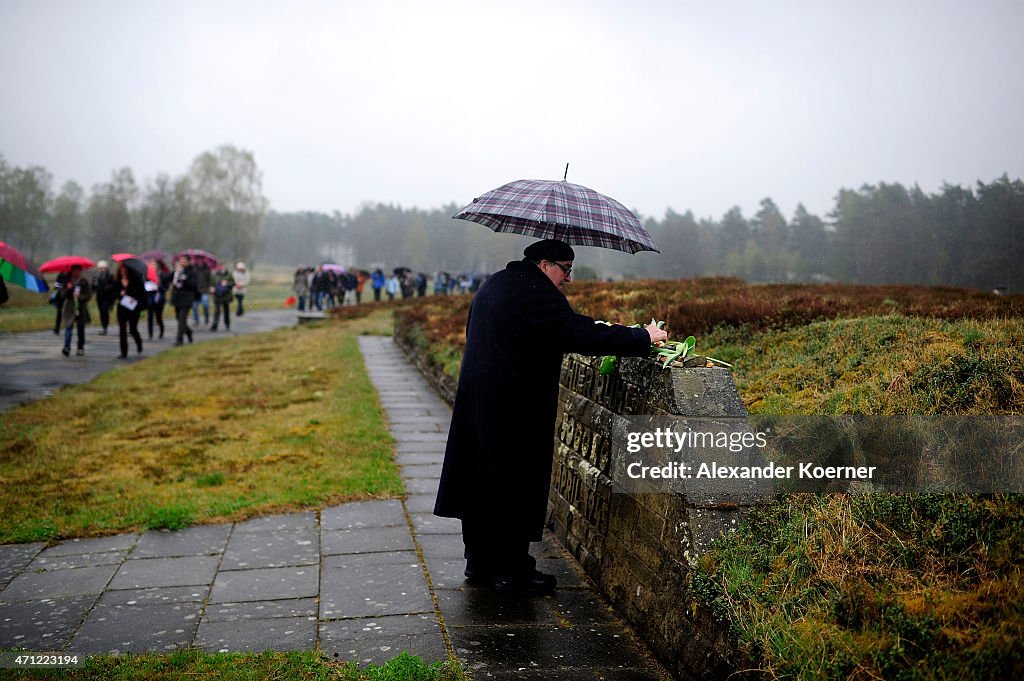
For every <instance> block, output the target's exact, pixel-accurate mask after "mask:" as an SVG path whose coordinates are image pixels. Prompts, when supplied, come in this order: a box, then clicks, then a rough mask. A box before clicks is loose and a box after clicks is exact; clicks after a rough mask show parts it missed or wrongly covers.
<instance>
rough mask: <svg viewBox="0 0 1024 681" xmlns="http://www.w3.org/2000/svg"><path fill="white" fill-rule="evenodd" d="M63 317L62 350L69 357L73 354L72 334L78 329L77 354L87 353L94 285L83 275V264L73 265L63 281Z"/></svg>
mask: <svg viewBox="0 0 1024 681" xmlns="http://www.w3.org/2000/svg"><path fill="white" fill-rule="evenodd" d="M61 287H62V292H61V300H62V301H63V302H62V303H61V305H62V310H61V319H62V320H63V322H64V349H63V350H61V352H63V353H64V356H65V357H67V356H68V355H69V354H71V335H72V333H73V332H74V331H75V330H76V329H77V330H78V350H77V351H76V352H75V354H76V355H84V354H85V327H86V325H87V324H88V323H89V322H90V317H89V298H91V297H92V286H90V285H89V280H88V279H86V278H85V277H84V276H83V275H82V266H81V265H73V266H72V267H71V273H70V274H68V275H67V276H66V277H65V278H64V281H63V282H62V283H61Z"/></svg>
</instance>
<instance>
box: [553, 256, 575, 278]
mask: <svg viewBox="0 0 1024 681" xmlns="http://www.w3.org/2000/svg"><path fill="white" fill-rule="evenodd" d="M548 262H550V263H551V264H552V265H555V266H556V267H558V269H560V270H562V273H563V274H564V275H565V276H567V277H571V276H572V265H563V264H562V263H560V262H555V261H554V260H549V261H548Z"/></svg>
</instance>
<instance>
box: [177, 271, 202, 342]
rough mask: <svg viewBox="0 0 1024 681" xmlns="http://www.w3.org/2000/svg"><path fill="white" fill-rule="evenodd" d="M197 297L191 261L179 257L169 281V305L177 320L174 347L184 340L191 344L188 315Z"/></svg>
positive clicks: (194, 274) (197, 292)
mask: <svg viewBox="0 0 1024 681" xmlns="http://www.w3.org/2000/svg"><path fill="white" fill-rule="evenodd" d="M198 297H199V285H198V283H197V282H196V273H195V270H194V269H193V268H192V262H191V259H190V258H189V257H188V256H187V255H183V256H181V258H180V259H179V260H178V266H177V267H176V268H175V269H174V277H173V278H172V279H171V304H173V305H174V315H175V317H176V318H177V320H178V338H177V340H175V341H174V344H175V345H181V344H182V343H183V342H184V338H185V337H188V342H189V343H191V342H192V329H190V328H189V327H188V314H189V312H191V311H192V309H193V308H192V306H193V305H194V304H195V302H196V299H197V298H198Z"/></svg>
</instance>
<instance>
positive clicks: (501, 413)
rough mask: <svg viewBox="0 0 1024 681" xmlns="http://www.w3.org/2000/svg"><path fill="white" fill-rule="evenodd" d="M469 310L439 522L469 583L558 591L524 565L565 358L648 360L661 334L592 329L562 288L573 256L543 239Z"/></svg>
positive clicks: (536, 527) (535, 536)
mask: <svg viewBox="0 0 1024 681" xmlns="http://www.w3.org/2000/svg"><path fill="white" fill-rule="evenodd" d="M524 255H525V256H526V257H525V258H524V259H523V260H522V261H519V262H510V263H508V265H507V266H506V267H505V269H504V270H502V271H500V272H498V273H496V274H494V275H493V276H491V277H489V278H488V279H487V281H486V282H485V283H484V285H483V286H482V287H481V288H480V291H479V292H478V293H477V294H476V296H475V298H474V299H473V302H472V305H471V306H470V310H469V319H468V321H467V324H466V349H465V352H464V353H463V357H462V368H461V370H460V373H459V383H458V388H457V390H456V395H455V406H454V411H453V414H452V422H451V429H450V430H449V433H448V444H447V448H446V450H445V456H444V465H443V468H442V472H441V481H440V486H439V488H438V492H437V501H436V503H435V506H434V514H435V515H438V516H443V517H449V518H460V519H461V520H462V536H463V542H464V544H465V557H466V561H467V563H466V577H467V578H468V580H469V581H470V583H471V584H472V583H475V584H479V585H487V586H493V587H494V588H495V589H496V590H497V591H498V592H500V593H506V594H520V595H533V594H540V593H546V592H549V591H551V590H552V589H554V587H555V578H554V577H553V576H551V575H545V574H543V573H540V572H538V571H537V569H536V561H534V559H533V558H532V557H531V556H530V554H529V547H530V542H531V541H539V540H540V538H541V531H542V529H543V524H544V515H545V512H546V508H547V497H548V486H549V484H550V480H551V466H552V453H553V443H554V434H555V413H556V410H557V405H558V376H559V372H560V368H561V363H562V355H563V353H566V352H578V353H583V354H590V355H606V354H607V355H623V356H645V355H647V354H648V353H649V352H650V347H651V343H653V342H656V341H660V340H665V339H666V337H667V336H666V334H665V332H664V331H662V330H660V329H658V328H657V327H655V326H649V327H647V328H646V329H640V328H629V327H625V326H619V325H613V326H607V325H603V324H595V323H594V320H593V319H591V318H590V317H587V316H585V315H581V314H577V313H575V312H573V310H572V308H571V307H570V306H569V302H568V301H567V300H566V299H565V296H564V295H563V294H562V292H561V290H560V289H561V288H562V287H563V286H564V285H565V284H566V283H568V282H569V281H570V279H571V273H572V262H573V259H574V258H575V254H574V253H573V250H572V248H571V247H570V246H569V245H568V244H566V243H564V242H561V241H557V240H554V239H547V240H544V241H539V242H536V243H534V244H531V245H530V246H529V247H528V248H527V249H526V251H525V252H524Z"/></svg>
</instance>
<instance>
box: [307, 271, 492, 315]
mask: <svg viewBox="0 0 1024 681" xmlns="http://www.w3.org/2000/svg"><path fill="white" fill-rule="evenodd" d="M484 279H486V275H483V274H469V273H461V274H457V275H452V274H449V273H448V272H444V271H439V272H435V273H434V276H433V280H434V294H435V295H451V294H455V293H475V292H476V290H477V289H478V288H479V287H480V284H482V283H483V281H484ZM429 283H430V279H428V277H427V275H426V274H424V273H423V272H413V271H412V270H410V269H409V268H407V267H397V268H395V269H394V270H393V271H392V273H391V274H390V275H386V274H384V271H383V270H382V269H380V268H377V269H375V270H374V271H373V272H369V271H367V270H357V269H349V270H344V269H343V268H340V267H337V266H335V265H331V264H328V265H318V266H316V267H307V266H305V265H299V267H298V269H296V270H295V279H294V282H293V285H292V291H293V293H294V294H295V300H296V303H297V305H298V310H299V311H300V312H302V311H305V310H306V309H307V306H308V309H309V310H310V311H312V310H323V309H325V308H331V307H335V306H340V305H358V304H359V303H361V302H362V298H363V292H364V291H365V290H366V287H367V286H369V287H370V290H372V291H373V299H374V301H377V302H379V301H380V300H382V298H383V297H384V296H387V300H394V299H395V298H398V297H401V298H412V297H414V296H425V295H427V289H428V287H429Z"/></svg>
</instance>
